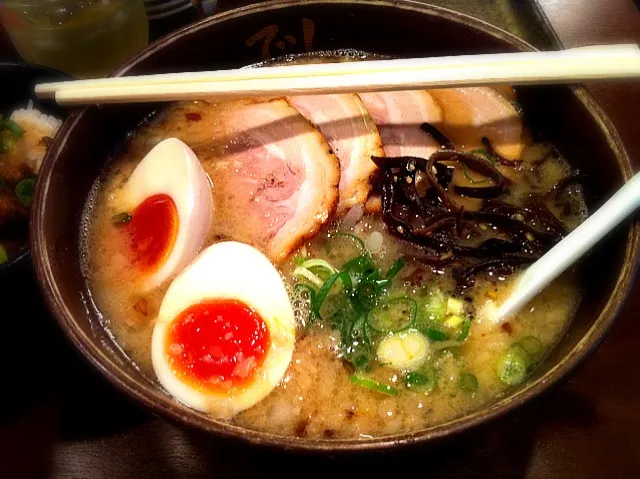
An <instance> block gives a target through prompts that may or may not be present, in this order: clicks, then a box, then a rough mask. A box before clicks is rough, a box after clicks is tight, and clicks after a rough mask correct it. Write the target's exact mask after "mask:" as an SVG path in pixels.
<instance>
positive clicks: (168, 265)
mask: <svg viewBox="0 0 640 479" xmlns="http://www.w3.org/2000/svg"><path fill="white" fill-rule="evenodd" d="M211 189H212V184H211V180H210V179H209V176H208V175H207V173H206V172H205V171H204V168H202V164H201V163H200V160H198V157H197V156H196V155H195V153H194V152H193V151H192V150H191V148H189V147H188V146H187V145H186V144H185V143H183V142H182V141H180V140H178V139H177V138H169V139H167V140H164V141H161V142H160V143H158V144H157V145H156V146H155V147H154V148H153V149H152V150H151V151H150V152H149V153H148V154H147V155H146V156H145V157H144V158H143V159H142V161H140V163H139V164H138V166H137V167H136V169H135V170H134V171H133V173H132V174H131V176H130V177H129V180H128V181H127V183H126V185H125V186H124V188H123V191H122V196H121V198H122V202H123V209H124V210H125V211H133V210H134V209H135V208H136V207H137V206H138V205H140V204H141V203H142V202H143V201H145V200H146V199H147V198H149V197H150V196H154V195H158V194H165V195H167V196H169V197H170V198H171V199H172V200H173V202H174V204H175V206H176V210H177V214H178V232H177V235H176V239H175V242H174V244H173V248H172V250H171V253H169V255H168V256H167V258H166V260H165V261H164V263H163V264H161V265H159V267H158V268H157V269H156V270H155V271H154V272H153V273H151V274H149V275H147V276H146V277H145V278H144V280H143V281H142V284H141V289H142V290H147V291H148V290H150V289H153V288H155V287H156V286H158V285H159V284H161V283H163V282H164V281H165V280H167V279H168V278H169V277H171V276H173V275H174V274H176V273H178V272H179V271H180V270H182V269H183V268H184V267H185V266H186V265H187V264H189V262H191V261H192V260H193V258H195V256H196V255H197V254H198V251H199V250H200V248H202V244H203V242H204V240H205V238H206V237H207V234H208V232H209V228H210V226H211V221H212V215H213V194H212V191H211Z"/></svg>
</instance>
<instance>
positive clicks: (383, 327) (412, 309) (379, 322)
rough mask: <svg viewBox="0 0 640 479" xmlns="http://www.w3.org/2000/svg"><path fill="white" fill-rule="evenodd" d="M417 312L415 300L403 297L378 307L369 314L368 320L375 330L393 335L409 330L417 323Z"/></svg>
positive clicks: (390, 300) (389, 300) (385, 302)
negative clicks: (393, 333) (392, 333)
mask: <svg viewBox="0 0 640 479" xmlns="http://www.w3.org/2000/svg"><path fill="white" fill-rule="evenodd" d="M417 310H418V304H417V303H416V302H415V300H413V299H411V298H409V297H407V296H402V297H398V298H391V299H388V300H386V301H384V302H383V303H381V304H379V305H377V306H376V307H375V308H373V309H372V310H371V312H369V315H368V318H367V319H368V321H369V326H371V328H372V329H373V330H375V331H378V332H380V333H391V332H396V331H402V330H404V329H407V328H409V327H410V326H411V325H412V324H413V323H414V322H415V319H416V311H417Z"/></svg>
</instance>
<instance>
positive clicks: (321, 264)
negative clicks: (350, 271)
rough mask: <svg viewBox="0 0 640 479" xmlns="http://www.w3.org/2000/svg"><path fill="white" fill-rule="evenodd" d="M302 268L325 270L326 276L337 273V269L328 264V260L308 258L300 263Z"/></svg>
mask: <svg viewBox="0 0 640 479" xmlns="http://www.w3.org/2000/svg"><path fill="white" fill-rule="evenodd" d="M301 266H302V267H303V268H307V269H308V270H316V269H317V270H320V271H323V272H326V273H327V275H328V276H330V275H332V274H334V273H337V272H338V270H337V269H335V268H334V267H333V266H331V265H330V264H329V262H327V261H325V260H323V259H308V260H306V261H304V262H303V263H302V265H301Z"/></svg>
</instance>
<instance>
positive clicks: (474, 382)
mask: <svg viewBox="0 0 640 479" xmlns="http://www.w3.org/2000/svg"><path fill="white" fill-rule="evenodd" d="M458 386H459V387H460V389H462V390H463V391H466V392H470V393H472V392H474V391H476V390H477V389H478V378H477V377H476V376H475V375H474V374H471V373H462V374H461V375H460V377H459V378H458Z"/></svg>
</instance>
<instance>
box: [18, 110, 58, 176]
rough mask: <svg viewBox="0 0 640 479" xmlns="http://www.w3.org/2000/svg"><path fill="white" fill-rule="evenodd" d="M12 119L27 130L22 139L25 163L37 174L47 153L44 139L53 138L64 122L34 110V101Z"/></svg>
mask: <svg viewBox="0 0 640 479" xmlns="http://www.w3.org/2000/svg"><path fill="white" fill-rule="evenodd" d="M10 119H11V120H12V121H15V122H16V123H17V124H18V125H20V126H21V127H22V128H23V129H24V130H25V133H24V135H23V136H22V137H21V139H20V142H21V143H22V144H23V149H24V152H25V163H26V164H27V165H28V166H29V167H30V168H31V169H32V170H33V171H34V172H35V173H37V172H38V170H39V169H40V165H41V164H42V159H43V158H44V155H45V154H46V153H47V147H46V145H45V144H44V143H43V142H42V138H43V137H45V136H46V137H49V138H53V137H54V136H55V135H56V133H57V132H58V129H59V128H60V125H62V120H59V119H58V118H56V117H54V116H51V115H47V114H45V113H42V112H41V111H40V110H38V109H36V108H34V107H33V102H32V101H29V104H28V105H27V108H21V109H19V110H15V111H14V112H13V113H12V114H11V117H10Z"/></svg>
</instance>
